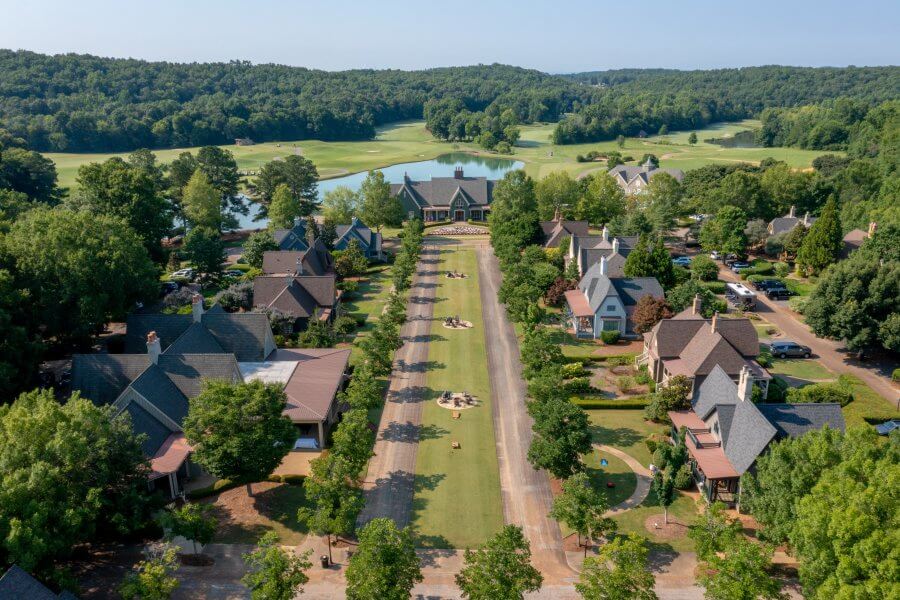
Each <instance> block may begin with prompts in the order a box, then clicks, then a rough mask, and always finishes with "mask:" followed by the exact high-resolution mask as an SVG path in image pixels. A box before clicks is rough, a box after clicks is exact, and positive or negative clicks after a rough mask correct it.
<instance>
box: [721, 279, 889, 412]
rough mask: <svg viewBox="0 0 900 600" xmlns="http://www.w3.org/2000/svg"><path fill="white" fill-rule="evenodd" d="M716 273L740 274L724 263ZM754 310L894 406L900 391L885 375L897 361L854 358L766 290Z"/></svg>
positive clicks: (737, 280) (819, 358)
mask: <svg viewBox="0 0 900 600" xmlns="http://www.w3.org/2000/svg"><path fill="white" fill-rule="evenodd" d="M719 276H720V278H722V279H724V280H726V281H735V282H739V281H741V278H740V277H738V276H737V275H735V274H734V273H733V272H732V271H731V270H730V269H726V268H724V267H720V269H719ZM756 312H757V313H758V314H759V315H760V316H761V317H762V318H764V319H765V320H766V321H769V322H770V323H772V324H773V325H775V326H776V327H778V328H779V329H780V330H781V331H783V332H784V335H785V337H786V338H787V339H790V340H793V341H795V342H797V343H798V344H803V345H804V346H809V347H810V348H811V349H812V351H813V354H814V355H815V358H817V359H818V360H819V362H821V363H822V364H823V365H825V366H826V367H828V368H829V369H831V370H832V371H834V372H836V373H850V374H852V375H856V376H857V377H859V378H860V379H862V380H863V381H864V382H865V383H866V384H867V385H868V386H869V387H871V388H872V389H873V390H875V391H876V392H877V393H878V394H879V395H881V396H882V397H883V398H884V399H886V400H888V401H889V402H890V403H891V404H893V405H894V406H896V404H897V398H898V397H900V391H898V390H897V388H896V387H894V385H893V384H892V383H891V381H890V379H889V378H888V377H889V375H890V372H891V371H892V370H893V368H895V367H897V366H898V365H896V364H893V365H883V364H882V365H879V364H876V363H865V362H859V361H857V360H855V359H854V358H853V356H852V355H851V354H848V353H846V352H842V351H841V349H842V348H843V343H842V342H836V341H833V340H825V339H822V338H819V337H816V336H815V335H814V334H813V333H812V331H810V329H809V327H807V326H806V324H804V323H801V322H800V321H799V320H798V319H797V317H796V316H795V315H794V313H793V312H792V311H791V310H790V308H788V306H787V302H784V301H782V302H778V301H774V300H769V299H768V298H766V296H765V294H761V293H759V294H757V296H756ZM886 374H887V375H886Z"/></svg>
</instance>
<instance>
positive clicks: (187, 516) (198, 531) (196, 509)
mask: <svg viewBox="0 0 900 600" xmlns="http://www.w3.org/2000/svg"><path fill="white" fill-rule="evenodd" d="M161 521H162V525H163V527H166V528H167V529H168V530H169V534H170V536H171V537H174V536H181V537H183V538H185V539H188V540H191V544H193V547H194V554H197V542H200V544H201V545H203V546H205V545H206V544H208V543H210V542H211V541H212V539H213V535H215V533H216V526H217V525H218V520H217V519H216V518H215V517H214V516H212V515H211V514H210V506H209V505H208V504H200V503H198V502H192V503H190V504H185V505H184V506H182V507H181V508H175V509H172V510H170V511H168V512H166V513H164V514H163V516H162V519H161Z"/></svg>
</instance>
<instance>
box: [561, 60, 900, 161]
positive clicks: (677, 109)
mask: <svg viewBox="0 0 900 600" xmlns="http://www.w3.org/2000/svg"><path fill="white" fill-rule="evenodd" d="M567 77H569V78H570V79H572V80H573V81H578V82H581V83H585V84H588V85H592V86H594V89H595V92H596V93H595V95H594V99H593V101H592V102H591V103H589V104H587V105H585V106H582V107H580V108H579V109H577V110H576V111H575V112H574V114H572V115H569V116H567V117H566V118H564V119H563V120H562V121H561V122H560V124H559V125H558V126H557V128H556V130H555V132H554V136H553V139H554V142H556V143H558V144H573V143H583V142H595V141H600V140H608V139H613V138H615V137H616V136H618V135H629V136H631V135H639V134H640V133H641V132H642V131H643V132H645V133H648V134H655V133H657V132H658V131H660V129H662V128H665V129H669V130H678V129H681V130H684V129H699V128H701V127H704V126H706V125H708V124H709V123H712V122H715V121H733V120H737V119H744V118H748V117H754V116H758V115H759V114H760V113H761V112H762V111H763V110H765V109H767V108H774V107H795V106H800V105H804V104H815V103H819V102H822V101H825V100H834V99H836V98H849V99H853V100H856V101H858V103H857V104H858V105H860V106H862V107H863V112H865V107H867V106H870V105H872V104H875V103H878V102H882V101H884V100H890V99H893V98H896V97H897V95H898V90H900V68H898V67H847V68H804V67H778V66H771V67H750V68H743V69H718V70H710V71H670V70H664V69H647V70H642V69H627V70H620V71H605V72H591V73H579V74H575V75H569V76H567Z"/></svg>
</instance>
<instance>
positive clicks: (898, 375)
mask: <svg viewBox="0 0 900 600" xmlns="http://www.w3.org/2000/svg"><path fill="white" fill-rule="evenodd" d="M891 381H900V369H894V372H893V373H891Z"/></svg>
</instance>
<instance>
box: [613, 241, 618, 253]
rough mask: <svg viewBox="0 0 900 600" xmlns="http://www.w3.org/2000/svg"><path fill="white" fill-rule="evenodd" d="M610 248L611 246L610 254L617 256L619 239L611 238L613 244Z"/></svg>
mask: <svg viewBox="0 0 900 600" xmlns="http://www.w3.org/2000/svg"><path fill="white" fill-rule="evenodd" d="M612 246H613V247H612V253H613V254H618V253H619V238H613V244H612Z"/></svg>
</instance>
